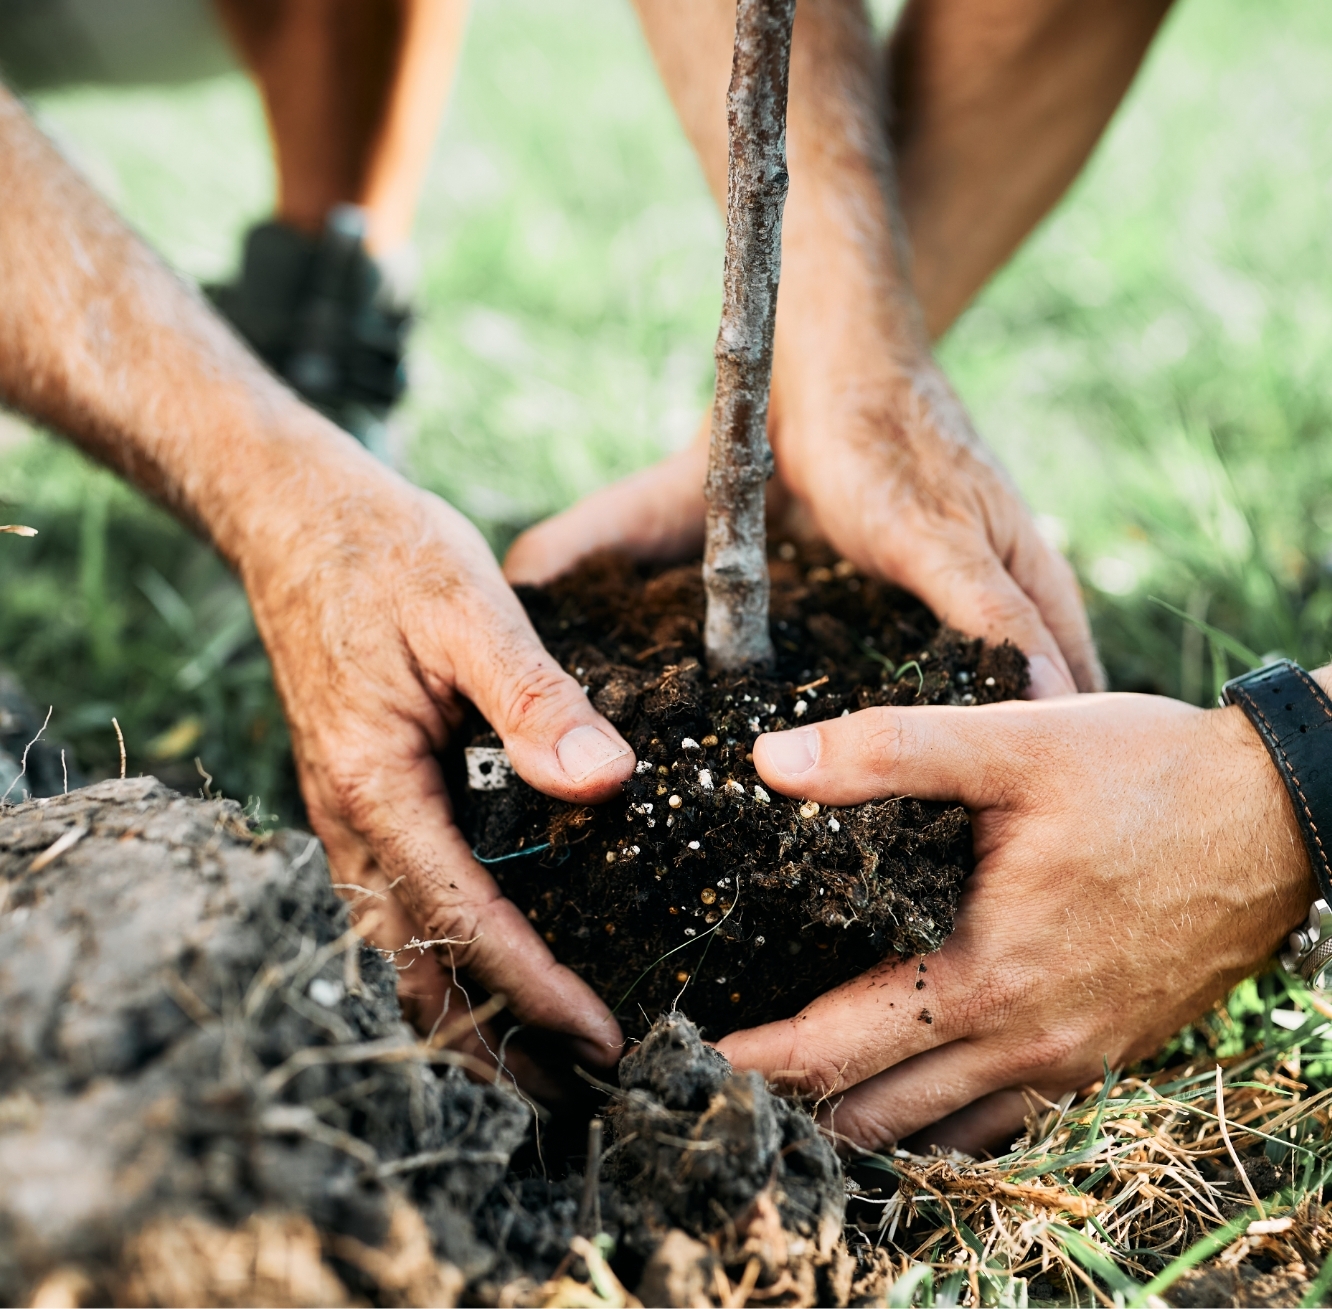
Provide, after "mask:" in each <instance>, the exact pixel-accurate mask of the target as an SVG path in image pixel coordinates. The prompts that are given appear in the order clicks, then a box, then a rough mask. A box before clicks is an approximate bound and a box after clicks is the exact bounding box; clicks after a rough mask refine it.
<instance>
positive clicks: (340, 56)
mask: <svg viewBox="0 0 1332 1309" xmlns="http://www.w3.org/2000/svg"><path fill="white" fill-rule="evenodd" d="M217 5H218V10H219V12H220V13H221V15H222V18H223V21H224V22H225V24H226V26H227V28H228V30H229V32H230V33H231V37H232V40H233V41H234V42H235V44H236V47H237V49H238V50H239V51H240V54H241V57H242V58H243V59H244V61H245V63H246V64H247V66H248V67H249V68H250V70H251V72H252V73H253V75H254V77H255V80H256V81H257V82H258V84H259V87H260V90H261V92H262V94H263V98H264V108H265V111H266V113H267V115H268V122H269V128H270V131H271V132H272V136H273V149H274V154H275V156H276V160H277V171H278V211H277V216H278V218H279V219H280V220H281V221H282V222H285V223H287V224H289V225H290V226H292V227H295V228H297V229H299V230H301V231H304V232H308V233H310V234H315V233H318V232H320V231H322V230H323V227H324V221H325V218H326V217H327V215H328V213H329V211H330V210H331V209H332V208H333V207H334V206H335V205H338V204H354V205H359V206H360V207H361V208H363V209H364V210H365V212H366V219H367V233H366V245H367V246H368V248H369V249H370V251H371V253H373V254H376V255H383V254H387V253H389V252H391V251H392V250H394V249H395V248H396V247H398V246H400V245H402V244H403V243H404V242H405V241H406V240H407V238H408V236H409V235H410V232H411V225H412V219H413V217H414V214H415V210H416V203H417V199H418V196H419V194H420V189H421V183H422V180H423V178H424V176H425V170H426V165H427V163H428V162H429V156H430V148H431V144H432V143H433V141H434V137H435V131H436V128H437V126H438V123H439V119H440V117H441V114H442V112H443V108H444V102H445V100H446V98H447V96H448V90H449V85H450V83H451V80H452V75H453V70H454V66H455V64H456V62H457V55H458V50H459V48H460V46H461V43H462V32H463V25H464V22H465V19H466V14H467V2H466V0H217Z"/></svg>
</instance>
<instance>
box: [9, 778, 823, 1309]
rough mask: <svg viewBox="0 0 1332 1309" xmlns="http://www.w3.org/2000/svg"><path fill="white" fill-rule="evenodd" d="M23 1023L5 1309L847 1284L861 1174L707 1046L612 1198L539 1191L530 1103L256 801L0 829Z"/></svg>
mask: <svg viewBox="0 0 1332 1309" xmlns="http://www.w3.org/2000/svg"><path fill="white" fill-rule="evenodd" d="M0 1001H2V1003H0V1301H4V1302H6V1303H26V1302H27V1301H28V1299H29V1298H31V1297H32V1296H33V1295H34V1294H35V1292H36V1290H38V1289H42V1288H44V1294H46V1295H48V1296H49V1297H57V1296H59V1297H63V1300H64V1302H67V1303H94V1302H95V1303H110V1302H117V1303H150V1304H153V1303H161V1304H167V1303H200V1304H204V1303H216V1304H245V1303H255V1302H262V1303H274V1304H336V1303H348V1302H352V1301H362V1302H364V1301H370V1302H372V1303H380V1304H431V1303H447V1302H451V1301H452V1300H453V1299H454V1298H455V1297H457V1296H458V1295H460V1294H462V1295H465V1296H466V1298H467V1299H468V1300H469V1301H470V1302H479V1303H498V1302H501V1301H506V1302H508V1303H549V1302H551V1301H552V1298H558V1297H559V1296H560V1295H566V1293H570V1294H571V1293H572V1292H569V1286H570V1285H572V1286H575V1287H582V1288H583V1290H582V1291H581V1292H578V1293H579V1294H590V1292H589V1291H588V1287H589V1286H603V1287H610V1288H611V1290H612V1291H613V1292H614V1293H615V1295H619V1296H620V1298H621V1299H622V1300H623V1299H624V1297H623V1287H622V1285H621V1283H623V1284H626V1285H629V1286H637V1285H640V1284H641V1285H644V1286H645V1287H646V1288H656V1289H654V1290H652V1291H651V1294H650V1295H649V1297H648V1298H649V1300H650V1302H651V1301H653V1300H655V1301H657V1302H665V1301H664V1300H662V1299H661V1296H662V1295H666V1294H667V1291H664V1290H661V1288H662V1287H664V1286H666V1284H667V1282H669V1283H670V1285H671V1286H672V1287H674V1290H672V1291H670V1292H669V1293H670V1294H676V1293H677V1292H678V1293H679V1294H680V1295H685V1294H693V1292H692V1291H690V1290H689V1288H690V1287H694V1289H695V1290H697V1289H698V1288H697V1286H695V1283H696V1282H697V1280H698V1278H700V1277H707V1278H710V1279H711V1280H710V1281H708V1283H707V1289H706V1291H705V1292H700V1294H705V1295H706V1296H708V1297H710V1298H714V1299H715V1298H717V1297H719V1295H720V1294H721V1293H720V1291H719V1290H718V1289H717V1288H718V1287H721V1286H723V1285H724V1286H725V1287H726V1288H729V1287H730V1282H728V1281H727V1280H726V1279H727V1277H728V1271H727V1270H728V1269H729V1270H730V1272H731V1273H734V1274H735V1276H736V1278H738V1279H743V1278H744V1277H746V1276H747V1275H748V1276H749V1278H750V1289H751V1290H752V1289H753V1288H754V1287H755V1286H758V1287H759V1289H760V1291H762V1289H763V1288H764V1287H767V1288H769V1289H771V1288H775V1287H777V1286H778V1284H779V1283H780V1284H781V1290H772V1294H771V1295H770V1296H769V1298H768V1300H766V1301H765V1303H797V1302H799V1303H814V1302H815V1300H816V1299H818V1300H820V1301H826V1300H827V1299H828V1298H829V1296H830V1295H832V1293H833V1292H834V1291H835V1289H836V1288H835V1286H834V1282H836V1286H841V1285H842V1284H843V1283H845V1282H846V1278H845V1276H843V1275H842V1272H841V1271H840V1270H842V1269H843V1266H844V1265H845V1264H846V1257H845V1255H844V1254H842V1253H840V1251H841V1246H840V1243H839V1239H838V1233H839V1231H840V1215H841V1205H842V1180H841V1172H840V1169H839V1167H838V1165H837V1162H836V1159H835V1158H834V1156H833V1154H832V1152H831V1150H830V1149H829V1148H828V1146H827V1145H826V1143H825V1142H823V1141H822V1140H821V1139H820V1138H819V1137H818V1136H817V1135H816V1134H815V1133H814V1130H813V1125H812V1123H811V1122H810V1120H809V1119H808V1117H807V1116H805V1115H804V1114H803V1113H802V1112H801V1111H800V1110H798V1109H796V1108H794V1107H792V1106H790V1105H787V1104H785V1103H783V1102H781V1101H779V1100H777V1099H775V1098H774V1097H773V1096H772V1095H771V1094H770V1093H769V1092H768V1091H767V1089H766V1088H765V1087H763V1085H762V1083H761V1082H760V1081H759V1080H758V1079H756V1078H754V1077H752V1076H751V1077H732V1076H731V1075H730V1070H729V1068H728V1067H727V1066H726V1065H725V1062H724V1061H723V1060H721V1059H720V1058H719V1057H718V1056H717V1055H715V1054H713V1053H711V1052H709V1051H707V1050H706V1049H705V1047H703V1046H702V1045H701V1043H700V1042H699V1040H698V1037H697V1032H696V1031H695V1029H693V1027H692V1026H691V1025H690V1024H688V1023H686V1022H684V1021H683V1020H678V1019H677V1020H674V1021H671V1022H667V1023H665V1024H663V1025H662V1026H661V1027H660V1028H659V1029H658V1030H656V1031H654V1032H653V1033H652V1034H651V1036H650V1037H649V1040H648V1041H647V1042H646V1043H645V1044H644V1046H643V1047H642V1049H641V1050H640V1051H638V1052H637V1053H636V1054H635V1055H633V1056H631V1057H630V1058H629V1059H627V1060H626V1061H625V1089H623V1090H617V1091H614V1092H612V1093H611V1101H612V1103H611V1109H610V1112H609V1114H608V1117H607V1122H608V1123H609V1127H610V1138H611V1139H610V1143H609V1148H608V1150H607V1152H606V1154H605V1159H604V1166H598V1165H597V1162H596V1161H594V1162H593V1167H592V1169H591V1172H592V1180H591V1181H590V1182H587V1181H585V1179H584V1177H583V1176H582V1175H581V1174H580V1173H579V1172H578V1171H575V1170H572V1169H570V1168H569V1166H568V1164H569V1162H570V1161H563V1160H549V1159H548V1160H547V1165H548V1167H549V1170H550V1176H543V1175H541V1174H540V1173H537V1172H533V1173H523V1172H520V1171H518V1170H516V1169H515V1168H514V1167H513V1166H512V1160H513V1158H514V1155H515V1152H516V1151H517V1150H518V1149H519V1147H520V1146H523V1145H524V1143H526V1142H528V1141H529V1140H530V1134H531V1131H532V1122H533V1120H532V1114H531V1111H530V1109H529V1107H528V1105H527V1104H526V1103H525V1102H524V1101H523V1100H522V1099H521V1098H520V1097H519V1096H518V1095H517V1094H515V1093H514V1092H513V1091H511V1090H509V1089H507V1088H506V1086H504V1085H502V1084H500V1085H497V1084H496V1082H495V1081H494V1080H490V1081H476V1080H469V1078H468V1077H467V1076H466V1075H465V1073H464V1071H463V1069H462V1067H460V1066H459V1065H460V1063H461V1062H464V1060H463V1057H462V1056H460V1055H458V1054H456V1053H455V1052H453V1051H450V1050H448V1049H443V1048H440V1046H439V1044H438V1043H436V1044H427V1043H423V1042H421V1041H419V1040H418V1039H417V1038H416V1037H415V1036H414V1034H413V1033H412V1032H411V1031H410V1030H409V1029H408V1028H407V1027H406V1026H405V1025H404V1024H403V1022H402V1021H401V1018H400V1014H399V1010H398V1005H397V1000H396V995H395V974H394V970H393V966H392V962H391V961H390V960H387V959H385V958H384V957H383V956H382V955H381V954H380V953H379V952H378V951H376V950H373V949H370V948H369V947H367V946H366V945H365V944H364V943H363V942H362V941H361V940H360V939H359V937H357V936H356V934H355V933H354V932H352V931H350V930H349V926H348V919H347V915H346V910H345V907H344V906H343V905H342V903H341V902H340V901H339V900H338V899H337V897H336V896H335V895H334V893H333V891H332V889H331V888H330V886H329V881H328V874H327V868H326V865H325V863H324V859H323V855H322V851H321V849H320V847H319V845H318V843H317V842H315V841H314V840H313V839H312V838H310V837H309V836H305V835H301V834H298V833H293V832H283V833H279V834H276V835H273V836H264V835H260V834H258V833H256V832H254V831H253V830H251V829H250V828H249V827H248V826H247V825H246V824H245V822H244V821H243V819H242V817H241V814H240V811H239V809H238V808H237V806H235V805H234V804H231V803H229V802H219V801H208V802H206V801H200V800H190V799H185V798H183V797H181V796H178V795H175V794H173V793H172V792H170V791H168V790H166V788H164V787H163V786H161V785H160V783H158V782H156V781H154V780H153V779H151V778H142V779H136V780H132V781H124V782H103V783H99V784H98V785H96V786H92V787H89V788H86V789H85V790H82V791H78V792H74V793H72V794H70V795H68V796H61V797H56V798H53V799H50V800H36V801H31V802H28V803H25V804H22V805H18V806H11V807H8V808H5V809H2V810H0ZM500 1081H501V1082H502V1081H503V1079H502V1078H501V1079H500ZM750 1269H752V1272H748V1273H747V1272H746V1270H750ZM834 1274H837V1277H836V1278H834ZM783 1277H785V1281H783V1280H782V1279H783ZM654 1278H655V1279H656V1280H655V1281H653V1279H654ZM617 1279H618V1280H617ZM663 1279H664V1280H663ZM672 1279H673V1280H672ZM681 1279H683V1280H681ZM690 1279H693V1280H692V1281H691V1280H690ZM839 1279H840V1280H839ZM682 1287H683V1288H684V1289H681V1288H682ZM616 1288H619V1289H618V1290H616ZM737 1289H738V1288H737ZM658 1291H660V1295H659V1294H658ZM727 1294H728V1296H729V1289H728V1290H727ZM613 1298H614V1296H612V1300H613ZM833 1298H836V1296H835V1295H834V1296H833ZM565 1302H566V1303H567V1302H569V1301H568V1300H567V1295H566V1299H565ZM676 1302H677V1303H685V1302H686V1301H684V1300H678V1301H676ZM737 1302H743V1297H742V1298H741V1300H740V1301H737Z"/></svg>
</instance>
